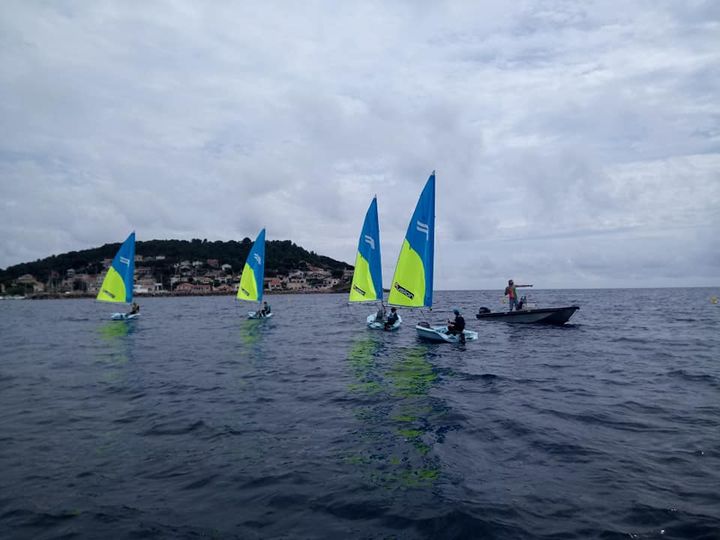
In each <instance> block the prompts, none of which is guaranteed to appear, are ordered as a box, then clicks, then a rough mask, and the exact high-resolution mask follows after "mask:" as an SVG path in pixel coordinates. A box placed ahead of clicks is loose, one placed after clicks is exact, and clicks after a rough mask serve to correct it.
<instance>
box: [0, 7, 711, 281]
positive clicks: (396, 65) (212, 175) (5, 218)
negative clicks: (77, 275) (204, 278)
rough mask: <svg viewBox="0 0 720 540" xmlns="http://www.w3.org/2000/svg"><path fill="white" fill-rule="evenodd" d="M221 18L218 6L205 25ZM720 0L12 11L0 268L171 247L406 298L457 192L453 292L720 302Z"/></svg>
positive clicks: (442, 270) (444, 250)
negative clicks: (703, 296)
mask: <svg viewBox="0 0 720 540" xmlns="http://www.w3.org/2000/svg"><path fill="white" fill-rule="evenodd" d="M203 6H204V7H203ZM719 96H720V3H718V2H716V1H714V0H709V1H707V2H703V1H697V0H686V1H682V2H678V1H663V0H647V1H635V2H633V1H627V0H623V1H617V2H616V1H612V0H598V1H585V2H577V1H575V0H572V1H560V0H549V1H542V0H540V1H522V0H520V1H515V2H500V1H498V2H494V1H478V2H469V1H459V2H430V1H427V2H426V1H419V0H411V1H407V2H401V1H397V2H384V1H383V2H380V1H378V2H375V1H371V0H363V1H362V2H332V1H327V2H289V1H288V2H274V1H266V0H264V1H262V2H237V1H233V2H219V1H218V2H206V3H204V2H195V1H191V0H188V1H186V2H185V1H152V2H139V1H138V2H124V1H122V2H121V1H117V2H105V1H91V2H90V1H86V0H78V1H74V0H68V1H62V0H60V1H57V2H49V1H48V2H44V1H40V0H37V1H28V0H17V1H12V0H4V1H3V2H2V3H0V209H1V217H0V267H6V266H8V265H12V264H15V263H19V262H25V261H28V260H34V259H36V258H40V257H45V256H47V255H50V254H53V253H61V252H64V251H68V250H77V249H85V248H89V247H94V246H97V245H99V244H102V243H106V242H119V241H121V240H123V239H124V238H125V237H126V236H127V234H128V233H129V232H130V231H131V230H136V231H137V235H138V239H139V240H149V239H154V238H184V239H191V238H207V239H211V240H212V239H222V240H229V239H242V238H243V237H245V236H250V237H254V236H255V234H257V231H258V230H259V229H260V228H261V227H266V228H267V234H268V238H269V239H292V240H293V241H295V242H296V243H298V244H300V245H302V246H303V247H305V248H307V249H312V250H314V251H317V252H319V253H322V254H325V255H329V256H331V257H334V258H337V259H341V260H344V261H347V262H350V263H352V262H353V261H354V257H355V249H356V246H357V237H358V234H359V232H360V226H361V224H362V220H363V217H364V214H365V211H366V209H367V206H368V204H369V203H370V200H371V198H372V196H373V195H374V194H377V196H378V202H379V210H380V227H381V239H382V247H383V258H384V261H383V262H384V273H385V280H386V282H389V281H390V278H391V276H392V270H393V267H394V264H395V259H396V257H397V253H398V251H399V247H400V243H401V241H402V238H403V236H404V233H405V229H406V227H407V222H408V220H409V218H410V215H411V213H412V211H413V208H414V206H415V203H416V201H417V197H418V195H419V193H420V191H421V189H422V186H423V184H424V182H425V180H426V179H427V177H428V175H429V174H430V172H431V171H432V170H433V169H435V170H437V181H438V197H437V237H436V243H437V251H436V254H437V257H436V274H435V275H436V283H435V288H436V289H474V288H500V287H502V286H503V285H504V282H505V281H506V280H507V279H508V278H510V277H512V278H515V280H516V281H522V282H532V283H534V284H535V286H536V287H539V288H553V287H613V286H676V285H677V286H683V285H688V286H692V285H718V283H720V279H718V278H720V240H719V237H720V97H719Z"/></svg>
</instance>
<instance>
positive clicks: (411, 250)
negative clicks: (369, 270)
mask: <svg viewBox="0 0 720 540" xmlns="http://www.w3.org/2000/svg"><path fill="white" fill-rule="evenodd" d="M434 259H435V171H433V172H432V174H431V175H430V178H428V181H427V183H426V184H425V188H424V189H423V191H422V193H421V194H420V198H419V199H418V203H417V206H416V207H415V212H414V213H413V215H412V218H411V219H410V224H409V225H408V229H407V233H406V234H405V240H404V241H403V245H402V248H401V249H400V255H399V257H398V262H397V265H396V266H395V275H394V276H393V281H392V285H391V286H390V295H389V297H388V303H389V304H391V305H394V306H403V307H414V308H423V307H427V308H432V300H433V298H432V296H433V265H434ZM415 330H416V331H417V334H418V337H420V338H421V339H424V340H428V341H435V342H439V343H443V342H445V343H457V342H459V341H461V340H460V336H458V335H455V334H449V333H448V327H447V326H431V325H429V324H427V323H420V324H418V325H416V326H415ZM463 334H464V335H465V341H472V340H476V339H477V338H478V333H477V332H473V331H472V330H464V331H463Z"/></svg>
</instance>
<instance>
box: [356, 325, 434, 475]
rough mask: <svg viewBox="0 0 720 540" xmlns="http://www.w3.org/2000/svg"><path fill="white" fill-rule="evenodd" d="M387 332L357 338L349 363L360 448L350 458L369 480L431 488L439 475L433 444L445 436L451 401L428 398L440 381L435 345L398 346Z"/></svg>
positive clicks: (357, 441) (357, 438)
mask: <svg viewBox="0 0 720 540" xmlns="http://www.w3.org/2000/svg"><path fill="white" fill-rule="evenodd" d="M383 337H385V336H382V335H380V337H377V336H369V337H365V338H362V339H360V340H359V341H356V342H355V343H354V344H353V345H352V347H351V349H350V351H349V353H348V363H349V365H350V368H351V370H352V373H353V379H354V382H352V383H351V384H350V385H349V387H348V390H349V392H350V394H351V395H352V396H354V397H356V398H357V401H356V402H355V403H357V405H356V407H355V417H356V418H357V420H358V421H359V423H360V429H359V430H358V431H357V432H355V433H354V438H353V442H354V443H356V444H357V448H355V449H353V450H352V451H350V452H349V453H348V455H347V456H346V461H347V462H348V463H351V464H353V465H355V466H357V467H358V468H359V470H361V472H362V476H363V477H364V478H365V479H366V481H369V482H371V483H372V484H379V485H382V486H384V487H386V488H389V489H396V488H409V487H411V488H428V487H431V486H432V485H434V483H435V482H436V481H437V480H438V478H439V476H440V464H439V460H438V459H437V458H436V457H435V456H433V454H432V448H433V446H434V445H435V443H437V442H438V441H440V440H441V437H442V433H444V431H445V430H444V428H442V427H441V424H442V422H443V417H444V416H445V415H446V412H447V405H446V404H445V403H444V402H443V401H442V400H440V399H437V398H435V397H432V396H430V390H431V389H432V388H433V386H434V385H435V384H436V383H437V381H438V376H437V373H436V371H435V369H434V367H433V365H432V364H431V362H430V358H431V357H432V356H433V354H434V352H433V351H434V349H433V348H432V346H431V345H429V346H428V345H417V346H413V347H403V348H395V347H392V346H388V345H386V344H385V340H384V339H382V338H383Z"/></svg>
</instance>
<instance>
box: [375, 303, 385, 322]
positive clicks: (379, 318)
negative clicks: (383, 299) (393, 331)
mask: <svg viewBox="0 0 720 540" xmlns="http://www.w3.org/2000/svg"><path fill="white" fill-rule="evenodd" d="M383 321H385V304H382V303H381V304H380V308H378V310H377V313H376V314H375V322H379V323H381V322H383Z"/></svg>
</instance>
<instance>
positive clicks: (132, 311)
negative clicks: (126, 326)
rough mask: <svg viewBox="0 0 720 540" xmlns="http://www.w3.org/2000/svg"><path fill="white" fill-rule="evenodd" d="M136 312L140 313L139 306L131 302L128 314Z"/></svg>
mask: <svg viewBox="0 0 720 540" xmlns="http://www.w3.org/2000/svg"><path fill="white" fill-rule="evenodd" d="M136 313H140V306H139V305H137V303H135V302H133V303H132V306H130V313H128V315H135V314H136Z"/></svg>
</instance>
